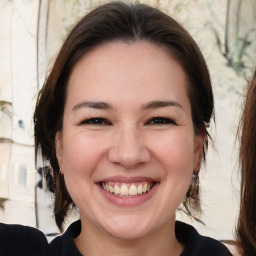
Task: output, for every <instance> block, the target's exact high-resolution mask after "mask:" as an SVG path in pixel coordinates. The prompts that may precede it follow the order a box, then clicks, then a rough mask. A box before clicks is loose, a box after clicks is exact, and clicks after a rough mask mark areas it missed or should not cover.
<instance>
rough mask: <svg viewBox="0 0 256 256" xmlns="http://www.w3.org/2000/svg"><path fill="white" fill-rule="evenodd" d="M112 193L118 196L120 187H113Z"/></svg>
mask: <svg viewBox="0 0 256 256" xmlns="http://www.w3.org/2000/svg"><path fill="white" fill-rule="evenodd" d="M114 193H115V194H116V195H119V194H120V187H118V186H117V185H115V186H114Z"/></svg>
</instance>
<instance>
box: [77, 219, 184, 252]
mask: <svg viewBox="0 0 256 256" xmlns="http://www.w3.org/2000/svg"><path fill="white" fill-rule="evenodd" d="M84 224H85V223H82V229H81V233H80V235H79V236H78V237H77V238H76V239H75V244H76V246H77V248H78V250H79V251H80V253H82V254H83V255H85V256H95V255H111V256H115V255H123V256H144V255H146V256H155V255H158V256H167V255H168V256H170V255H172V256H176V255H180V254H181V252H182V250H183V245H181V244H180V243H179V242H178V241H177V239H176V236H175V220H174V219H173V220H171V221H170V223H169V224H168V225H165V226H164V227H162V228H160V229H159V230H156V231H154V232H152V234H148V235H147V236H145V237H141V238H138V239H133V240H124V239H117V238H115V237H112V236H110V235H109V234H107V233H103V232H102V231H101V230H98V229H97V228H96V227H92V226H90V225H88V224H87V225H84Z"/></svg>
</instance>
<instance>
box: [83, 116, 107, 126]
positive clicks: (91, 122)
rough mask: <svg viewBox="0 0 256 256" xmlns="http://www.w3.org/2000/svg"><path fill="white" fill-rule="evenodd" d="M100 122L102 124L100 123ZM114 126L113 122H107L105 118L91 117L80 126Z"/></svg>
mask: <svg viewBox="0 0 256 256" xmlns="http://www.w3.org/2000/svg"><path fill="white" fill-rule="evenodd" d="M98 121H100V122H98ZM86 124H88V125H95V126H97V125H112V124H111V122H110V121H109V120H107V119H106V118H104V117H90V118H86V119H83V120H82V121H81V122H80V123H79V125H86Z"/></svg>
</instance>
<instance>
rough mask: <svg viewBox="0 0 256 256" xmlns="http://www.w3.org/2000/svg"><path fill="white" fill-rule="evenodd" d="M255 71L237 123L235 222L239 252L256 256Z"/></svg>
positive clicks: (248, 255)
mask: <svg viewBox="0 0 256 256" xmlns="http://www.w3.org/2000/svg"><path fill="white" fill-rule="evenodd" d="M255 110H256V71H255V73H254V76H253V78H252V80H251V82H250V84H249V87H248V91H247V96H246V100H245V105H244V109H243V115H242V119H241V124H240V130H241V132H242V133H241V147H240V166H241V178H242V179H241V204H240V214H239V218H238V224H237V239H238V247H239V248H240V249H241V255H244V256H245V255H246V256H250V255H256V208H255V205H256V181H255V178H253V177H255V168H256V164H255V156H256V113H255Z"/></svg>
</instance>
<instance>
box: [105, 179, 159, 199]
mask: <svg viewBox="0 0 256 256" xmlns="http://www.w3.org/2000/svg"><path fill="white" fill-rule="evenodd" d="M154 185H155V182H147V181H145V182H136V183H128V184H127V183H119V182H118V183H117V182H101V187H102V188H103V190H105V191H107V192H108V193H110V194H114V195H115V196H118V197H135V196H139V195H142V194H146V193H148V192H149V191H150V190H151V189H152V188H153V187H154Z"/></svg>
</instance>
